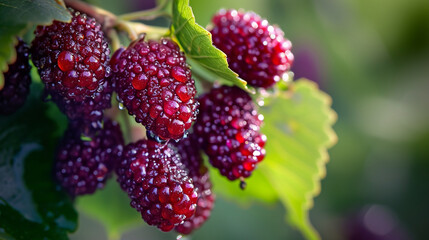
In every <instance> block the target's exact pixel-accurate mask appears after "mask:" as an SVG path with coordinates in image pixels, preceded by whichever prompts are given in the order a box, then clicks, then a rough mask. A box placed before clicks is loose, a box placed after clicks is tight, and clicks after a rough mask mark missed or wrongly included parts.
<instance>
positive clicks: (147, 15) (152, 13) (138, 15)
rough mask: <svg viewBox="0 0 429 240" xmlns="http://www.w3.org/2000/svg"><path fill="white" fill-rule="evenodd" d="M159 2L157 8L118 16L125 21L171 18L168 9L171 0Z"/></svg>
mask: <svg viewBox="0 0 429 240" xmlns="http://www.w3.org/2000/svg"><path fill="white" fill-rule="evenodd" d="M159 2H160V3H159V4H158V6H156V7H155V8H152V9H148V10H143V11H137V12H131V13H126V14H122V15H119V16H118V18H120V19H122V20H125V21H133V20H153V19H155V18H158V17H169V18H171V14H170V12H169V11H168V10H167V9H166V8H167V7H168V3H169V2H170V0H162V1H159Z"/></svg>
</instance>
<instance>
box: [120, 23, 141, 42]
mask: <svg viewBox="0 0 429 240" xmlns="http://www.w3.org/2000/svg"><path fill="white" fill-rule="evenodd" d="M116 27H117V28H118V29H119V30H122V31H124V32H126V33H128V37H129V38H130V40H131V41H134V40H136V39H137V37H138V34H137V32H136V30H135V29H134V28H133V27H132V25H131V22H127V21H124V20H118V21H117V22H116Z"/></svg>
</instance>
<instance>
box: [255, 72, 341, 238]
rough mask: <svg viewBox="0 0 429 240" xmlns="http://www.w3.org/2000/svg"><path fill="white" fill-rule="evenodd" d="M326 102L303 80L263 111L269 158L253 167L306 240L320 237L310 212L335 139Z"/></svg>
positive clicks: (332, 117)
mask: <svg viewBox="0 0 429 240" xmlns="http://www.w3.org/2000/svg"><path fill="white" fill-rule="evenodd" d="M330 105H331V98H330V97H329V96H328V95H327V94H325V93H323V92H321V91H320V90H319V89H318V88H317V85H316V84H315V83H314V82H311V81H309V80H305V79H301V80H298V81H296V82H295V83H294V84H293V85H291V88H290V90H289V92H284V93H283V94H282V95H280V96H279V97H277V98H275V99H272V101H271V102H270V105H269V106H267V107H264V108H262V109H261V110H262V111H261V113H262V114H264V116H265V120H264V127H263V129H262V131H263V132H264V133H265V134H266V135H267V138H268V140H267V144H266V151H267V156H266V158H265V160H264V161H263V162H262V163H261V164H260V166H259V169H258V170H257V171H261V172H263V174H264V175H265V177H266V178H267V179H268V180H269V181H270V182H271V185H272V186H273V187H274V189H275V190H276V191H277V194H278V196H279V198H280V200H281V201H282V202H283V204H284V205H285V207H286V209H287V220H288V221H289V222H290V223H291V224H292V225H293V226H295V227H297V228H298V229H299V230H300V231H301V232H302V234H303V235H304V236H305V237H306V238H307V239H320V237H319V235H318V233H317V232H316V230H315V229H314V228H313V227H312V226H311V223H310V221H309V218H308V211H309V209H310V208H311V207H312V206H313V197H314V196H315V195H317V194H319V192H320V179H321V178H323V177H324V176H325V171H326V169H325V164H326V163H327V161H328V158H329V156H328V152H327V149H328V148H330V147H332V146H333V145H334V144H335V143H336V141H337V137H336V134H335V132H334V131H333V129H332V125H333V123H334V122H335V121H336V113H335V112H334V111H333V110H332V109H331V108H330Z"/></svg>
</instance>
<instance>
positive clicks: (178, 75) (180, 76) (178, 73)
mask: <svg viewBox="0 0 429 240" xmlns="http://www.w3.org/2000/svg"><path fill="white" fill-rule="evenodd" d="M171 75H173V77H174V79H176V80H177V81H179V82H183V83H184V82H186V80H188V78H187V77H186V72H185V70H184V69H183V68H181V67H177V66H176V67H173V69H172V71H171Z"/></svg>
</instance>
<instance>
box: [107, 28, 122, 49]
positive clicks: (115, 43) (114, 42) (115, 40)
mask: <svg viewBox="0 0 429 240" xmlns="http://www.w3.org/2000/svg"><path fill="white" fill-rule="evenodd" d="M108 36H109V39H110V41H111V43H110V46H111V47H112V50H113V52H115V51H116V50H118V49H119V48H120V47H121V41H120V40H119V36H118V33H117V32H116V30H114V29H111V30H110V31H109V33H108Z"/></svg>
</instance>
